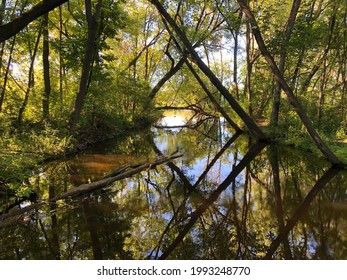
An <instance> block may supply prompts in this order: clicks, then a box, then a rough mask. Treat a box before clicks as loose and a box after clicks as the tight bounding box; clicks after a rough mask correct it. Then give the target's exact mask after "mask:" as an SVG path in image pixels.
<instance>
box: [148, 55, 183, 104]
mask: <svg viewBox="0 0 347 280" xmlns="http://www.w3.org/2000/svg"><path fill="white" fill-rule="evenodd" d="M184 61H185V58H184V57H182V58H181V59H180V60H179V61H178V62H177V64H176V65H175V66H174V67H172V68H171V69H170V70H169V71H168V72H167V73H166V74H165V75H164V76H163V77H162V78H161V79H160V80H159V81H158V83H157V84H156V85H155V86H154V87H153V89H152V91H151V92H150V94H149V98H151V99H153V98H154V97H155V95H156V94H157V93H158V91H159V90H160V88H161V87H162V86H163V85H164V84H165V83H166V82H167V81H168V80H170V79H171V77H173V76H174V75H175V74H176V73H177V72H178V71H179V70H180V69H181V68H182V66H183V64H184Z"/></svg>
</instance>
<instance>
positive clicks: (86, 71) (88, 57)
mask: <svg viewBox="0 0 347 280" xmlns="http://www.w3.org/2000/svg"><path fill="white" fill-rule="evenodd" d="M101 8H102V0H98V2H97V4H96V6H95V8H94V11H93V7H92V1H91V0H85V12H86V20H87V26H88V37H87V41H86V45H85V50H84V57H83V65H82V74H81V79H80V84H79V89H78V93H77V96H76V100H75V108H74V111H73V112H72V115H71V118H70V134H72V135H73V134H74V133H75V131H76V127H77V123H78V121H79V119H80V115H81V111H82V108H83V104H84V100H85V96H86V94H87V91H88V86H89V80H90V75H91V71H92V65H93V62H94V58H95V57H94V55H95V51H96V39H97V32H98V26H99V18H100V12H101Z"/></svg>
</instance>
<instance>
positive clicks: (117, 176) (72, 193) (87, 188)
mask: <svg viewBox="0 0 347 280" xmlns="http://www.w3.org/2000/svg"><path fill="white" fill-rule="evenodd" d="M182 156H183V154H181V153H176V154H173V155H171V156H165V157H160V158H157V159H156V160H155V161H153V162H152V163H144V164H141V165H131V164H126V165H124V166H121V167H120V168H118V169H117V170H115V171H114V172H113V173H112V175H113V176H110V175H108V176H106V177H104V178H103V179H101V180H98V181H94V182H92V183H89V184H82V185H80V186H78V187H75V188H72V189H71V190H68V191H67V192H65V193H63V194H61V195H59V196H56V197H54V198H52V199H51V200H50V201H49V202H56V201H58V200H62V199H67V198H73V197H76V196H79V195H82V194H86V193H90V192H93V191H96V190H98V189H102V188H105V187H107V186H109V185H110V184H112V183H114V182H116V181H119V180H122V179H125V178H128V177H131V176H133V175H135V174H137V173H140V172H142V171H144V170H149V169H153V168H155V167H156V166H158V165H160V164H163V163H166V162H168V161H170V160H173V159H176V158H179V157H182ZM128 168H133V169H131V170H127V169H128Z"/></svg>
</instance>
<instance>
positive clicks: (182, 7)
mask: <svg viewBox="0 0 347 280" xmlns="http://www.w3.org/2000/svg"><path fill="white" fill-rule="evenodd" d="M0 24H1V26H0V41H1V45H0V119H1V123H0V132H1V134H2V136H3V138H4V139H6V141H4V143H5V144H4V147H3V148H5V149H8V148H11V147H15V146H16V145H17V146H18V145H19V144H18V143H19V142H18V141H23V139H25V141H33V142H34V143H35V145H31V148H33V149H34V148H36V149H38V150H40V151H44V152H47V153H53V154H54V153H59V152H61V150H64V149H65V148H66V146H68V145H69V143H70V142H71V141H72V139H77V142H83V141H85V139H86V138H88V139H93V141H96V140H98V139H105V138H108V137H111V136H116V135H118V134H119V133H121V132H122V131H124V130H125V129H128V128H134V127H139V126H140V127H141V126H143V125H145V124H149V123H151V122H152V121H153V120H155V119H156V118H157V117H158V116H159V115H160V113H158V112H160V111H159V109H170V108H178V109H179V108H187V107H189V108H192V107H194V108H195V109H196V110H199V111H201V112H204V113H208V114H214V115H216V116H218V115H221V116H224V117H225V118H226V119H227V120H228V122H229V123H230V125H231V126H232V127H233V128H235V129H236V130H238V129H239V127H240V128H241V129H246V130H249V131H250V133H251V134H253V135H254V137H255V138H257V139H268V138H271V139H275V140H276V141H277V140H283V139H284V140H285V141H287V142H288V143H290V144H295V145H298V146H302V147H307V146H308V145H310V148H309V149H315V148H312V147H313V145H311V144H307V143H313V142H315V144H316V147H317V148H318V149H320V150H321V152H322V153H323V155H324V156H325V157H326V158H327V159H328V160H329V161H330V162H331V163H333V164H337V165H339V164H341V161H346V158H347V155H346V149H343V148H341V147H344V146H340V145H341V144H339V142H338V141H340V142H343V141H344V140H345V139H346V131H347V111H346V91H347V86H346V85H347V75H346V67H347V62H346V58H347V54H346V51H347V31H346V30H347V28H346V27H347V3H346V1H344V0H333V1H332V0H329V1H328V0H310V1H308V0H293V1H280V2H278V1H273V0H268V1H255V0H254V1H243V0H239V1H232V0H214V1H212V0H201V1H191V0H187V1H157V0H150V1H144V0H140V1H135V0H134V1H131V0H129V1H119V0H117V1H114V0H85V1H82V0H71V1H66V0H49V1H48V0H47V1H35V0H26V1H23V0H2V1H1V8H0ZM310 137H311V138H312V140H313V142H311V140H309V138H310ZM38 139H39V140H38ZM75 141H76V140H75ZM72 142H73V141H72ZM326 142H329V144H328V145H329V147H328V146H327V145H326V144H325V143H326ZM41 144H42V145H41ZM20 145H22V147H21V148H23V143H21V144H20ZM17 146H16V147H17ZM52 147H55V148H53V149H52ZM331 150H333V151H331Z"/></svg>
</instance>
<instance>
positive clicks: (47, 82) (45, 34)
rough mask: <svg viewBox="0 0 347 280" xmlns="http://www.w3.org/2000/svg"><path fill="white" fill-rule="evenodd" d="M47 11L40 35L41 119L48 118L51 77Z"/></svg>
mask: <svg viewBox="0 0 347 280" xmlns="http://www.w3.org/2000/svg"><path fill="white" fill-rule="evenodd" d="M46 1H47V0H46ZM48 19H49V17H48V13H47V14H45V15H44V16H43V21H42V35H43V48H42V61H43V78H44V84H45V89H44V92H43V98H42V109H43V119H44V120H46V121H48V120H49V98H50V95H51V79H50V73H49V72H50V71H49V41H48Z"/></svg>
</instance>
